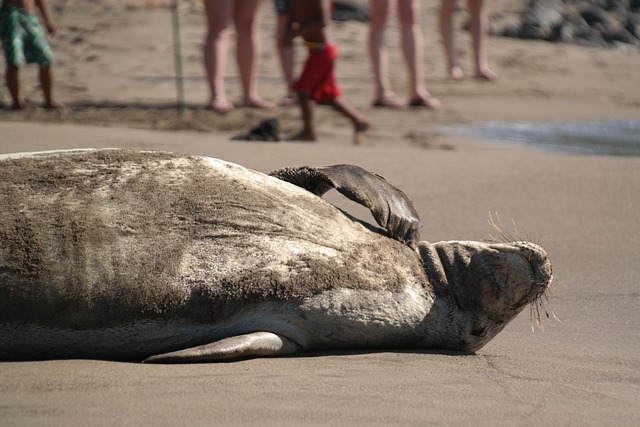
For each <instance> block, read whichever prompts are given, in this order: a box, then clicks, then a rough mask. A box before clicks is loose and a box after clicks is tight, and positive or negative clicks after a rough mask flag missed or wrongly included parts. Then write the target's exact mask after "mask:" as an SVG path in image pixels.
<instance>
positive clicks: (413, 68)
mask: <svg viewBox="0 0 640 427" xmlns="http://www.w3.org/2000/svg"><path fill="white" fill-rule="evenodd" d="M398 16H399V18H400V29H401V33H402V51H403V53H404V58H405V61H406V63H407V69H408V71H409V99H410V103H409V105H411V106H414V107H427V108H438V107H439V106H440V101H438V100H437V99H436V98H434V97H432V96H431V95H430V94H429V92H427V89H425V87H424V68H423V62H422V61H423V57H422V49H423V43H424V42H423V39H422V29H421V28H420V22H419V21H420V0H398Z"/></svg>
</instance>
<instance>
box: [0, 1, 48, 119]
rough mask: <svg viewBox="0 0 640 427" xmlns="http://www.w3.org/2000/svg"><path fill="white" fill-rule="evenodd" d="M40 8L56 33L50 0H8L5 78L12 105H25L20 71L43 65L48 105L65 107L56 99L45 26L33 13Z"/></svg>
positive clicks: (1, 20)
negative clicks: (29, 66) (35, 65)
mask: <svg viewBox="0 0 640 427" xmlns="http://www.w3.org/2000/svg"><path fill="white" fill-rule="evenodd" d="M36 8H37V9H38V10H40V13H41V14H42V17H43V19H44V22H45V25H46V26H47V31H48V32H49V34H50V35H51V36H53V35H54V34H55V33H56V24H55V23H54V21H53V18H52V17H51V14H50V13H49V8H48V7H47V3H46V0H4V1H3V4H2V9H0V39H1V40H2V47H3V50H4V57H5V59H6V62H7V69H6V73H5V81H6V83H7V88H8V89H9V93H10V94H11V99H12V100H13V104H12V106H11V107H12V108H13V109H16V110H21V109H23V108H25V103H24V100H23V99H22V96H21V95H20V81H19V75H18V71H19V68H20V66H21V65H22V64H23V63H24V62H26V63H27V64H34V63H36V64H38V65H40V71H39V75H38V76H39V79H40V86H41V88H42V93H43V95H44V101H45V103H44V106H45V108H59V107H61V105H60V104H58V103H57V102H56V101H54V99H53V79H52V76H51V62H52V60H53V54H52V52H51V48H50V47H49V43H48V42H47V38H46V37H45V35H44V32H43V30H42V27H41V26H40V23H39V22H38V18H36V17H35V15H34V14H33V12H34V11H35V9H36Z"/></svg>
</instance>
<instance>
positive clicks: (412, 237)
mask: <svg viewBox="0 0 640 427" xmlns="http://www.w3.org/2000/svg"><path fill="white" fill-rule="evenodd" d="M269 175H271V176H273V177H276V178H279V179H281V180H283V181H287V182H290V183H292V184H295V185H297V186H298V187H302V188H304V189H305V190H307V191H310V192H312V193H313V194H316V195H318V196H322V195H323V194H324V193H326V192H327V191H329V190H330V189H331V188H335V189H336V190H338V191H339V192H340V193H342V194H343V195H344V196H346V197H348V198H349V199H351V200H353V201H354V202H356V203H360V204H361V205H363V206H366V207H367V208H369V210H370V211H371V213H372V214H373V217H374V218H375V220H376V221H377V222H378V224H379V225H380V226H381V227H383V228H384V229H385V230H387V231H388V232H389V234H390V235H391V237H393V238H394V239H396V240H399V241H401V242H403V243H406V244H407V245H409V246H411V247H412V248H416V247H417V242H418V239H419V237H420V228H421V227H422V224H421V222H420V217H419V216H418V213H417V212H416V210H415V208H414V207H413V203H411V200H410V199H409V197H408V196H407V195H406V194H405V193H404V192H402V191H401V190H399V189H398V188H396V187H394V186H393V185H391V184H389V183H388V182H387V181H386V180H385V179H384V178H383V177H381V176H380V175H376V174H374V173H371V172H369V171H367V170H365V169H362V168H361V167H359V166H354V165H335V166H325V167H320V168H312V167H309V166H302V167H298V168H291V167H288V168H284V169H279V170H276V171H273V172H271V173H270V174H269Z"/></svg>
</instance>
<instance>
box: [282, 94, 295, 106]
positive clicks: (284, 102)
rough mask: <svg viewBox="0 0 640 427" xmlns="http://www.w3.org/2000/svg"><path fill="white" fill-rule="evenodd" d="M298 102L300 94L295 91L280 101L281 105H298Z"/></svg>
mask: <svg viewBox="0 0 640 427" xmlns="http://www.w3.org/2000/svg"><path fill="white" fill-rule="evenodd" d="M297 103H298V95H296V94H295V93H293V94H291V93H290V94H289V95H287V96H286V97H284V98H283V99H282V101H280V104H279V105H280V106H281V107H291V106H292V105H296V104H297Z"/></svg>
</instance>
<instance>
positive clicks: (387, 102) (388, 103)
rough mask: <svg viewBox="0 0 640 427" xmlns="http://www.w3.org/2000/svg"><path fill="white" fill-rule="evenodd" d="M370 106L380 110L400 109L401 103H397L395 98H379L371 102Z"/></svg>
mask: <svg viewBox="0 0 640 427" xmlns="http://www.w3.org/2000/svg"><path fill="white" fill-rule="evenodd" d="M371 105H372V106H374V107H382V108H401V107H402V102H400V101H398V99H396V98H395V97H380V98H377V99H376V100H375V101H373V102H372V103H371Z"/></svg>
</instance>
